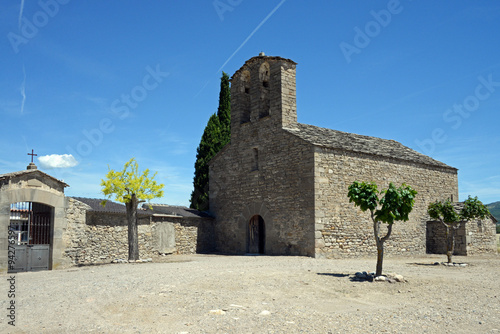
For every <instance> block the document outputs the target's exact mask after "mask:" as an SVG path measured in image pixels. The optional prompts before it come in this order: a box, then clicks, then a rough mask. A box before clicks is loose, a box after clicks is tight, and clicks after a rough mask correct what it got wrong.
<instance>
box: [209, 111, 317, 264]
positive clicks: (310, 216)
mask: <svg viewBox="0 0 500 334" xmlns="http://www.w3.org/2000/svg"><path fill="white" fill-rule="evenodd" d="M270 122H271V120H270V119H261V120H259V121H257V124H256V125H257V126H255V125H254V126H253V127H252V126H247V125H246V124H243V125H242V128H240V134H239V135H240V136H241V137H240V139H239V140H238V141H233V140H232V141H231V144H230V146H226V148H225V149H224V152H223V154H221V155H219V156H217V157H216V158H215V159H214V160H213V163H212V164H211V166H210V210H211V212H212V213H213V214H214V215H215V217H216V219H217V225H216V230H217V238H218V239H217V249H218V250H219V251H221V252H228V253H237V254H243V253H246V252H248V251H249V250H248V244H247V239H248V230H249V228H248V226H249V222H250V218H251V217H252V216H254V215H260V216H261V217H262V218H263V219H264V226H265V234H266V237H265V253H266V254H291V255H307V256H313V254H314V230H313V227H314V198H313V192H314V189H313V185H314V183H313V152H312V149H311V146H310V145H308V144H307V143H305V142H303V141H302V140H300V139H297V138H295V137H294V136H292V135H289V134H287V133H285V132H278V133H276V131H275V130H274V129H273V128H272V127H269V126H268V124H266V123H270ZM253 148H257V149H258V169H254V168H253V166H254V164H255V162H254V160H253V156H252V150H253ZM233 166H238V167H237V168H233Z"/></svg>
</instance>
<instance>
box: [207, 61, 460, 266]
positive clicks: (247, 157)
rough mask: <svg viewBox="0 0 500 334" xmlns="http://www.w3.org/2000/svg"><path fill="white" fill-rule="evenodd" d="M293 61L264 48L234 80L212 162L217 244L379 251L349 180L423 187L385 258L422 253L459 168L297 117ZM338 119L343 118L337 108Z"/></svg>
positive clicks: (246, 248) (233, 248)
mask: <svg viewBox="0 0 500 334" xmlns="http://www.w3.org/2000/svg"><path fill="white" fill-rule="evenodd" d="M295 68H296V63H295V62H293V61H292V60H290V59H285V58H281V57H269V56H265V55H264V54H261V55H259V56H257V57H253V58H251V59H249V60H248V61H246V62H245V64H244V65H243V66H242V67H241V68H240V69H239V70H237V71H236V72H235V73H234V75H233V77H232V79H231V141H230V143H229V144H228V145H226V146H225V147H224V148H223V149H222V150H221V151H220V152H219V153H218V154H217V155H216V156H215V157H214V158H213V159H212V160H211V162H210V174H209V175H210V211H211V212H212V214H213V215H214V216H215V217H216V221H217V224H216V231H217V249H218V250H219V251H222V252H228V253H236V254H243V253H247V252H252V253H254V252H256V250H258V251H259V252H261V253H265V254H273V255H285V254H291V255H307V256H313V257H326V258H335V257H349V256H359V255H363V254H372V253H375V252H376V247H375V242H374V240H373V225H372V223H371V220H370V218H369V214H368V213H363V212H361V211H360V210H359V209H358V208H356V207H355V206H354V205H353V204H352V203H349V200H348V197H347V192H348V186H349V185H350V184H351V183H352V182H353V181H368V182H375V183H376V184H377V185H378V186H379V187H380V189H384V188H386V187H387V186H388V184H389V182H393V183H394V184H396V185H397V186H399V185H400V184H401V183H403V182H405V183H407V184H409V185H411V186H412V187H413V188H415V189H416V190H417V191H418V195H417V197H416V199H415V206H414V209H413V211H412V213H411V215H410V220H409V221H408V222H404V223H403V222H398V223H397V224H396V226H395V228H394V229H393V232H392V236H391V238H390V239H389V240H388V241H387V243H386V246H385V249H386V252H387V253H388V254H424V253H425V251H426V220H425V216H426V210H427V205H428V203H430V202H431V201H435V200H445V199H449V198H452V199H453V198H454V199H457V198H458V182H457V169H456V168H453V167H450V166H448V165H446V164H444V163H442V162H439V161H436V160H434V159H432V158H430V157H428V156H426V155H423V154H421V153H418V152H416V151H414V150H412V149H410V148H408V147H406V146H403V145H402V144H400V143H398V142H396V141H394V140H386V139H380V138H375V137H369V136H362V135H357V134H352V133H345V132H341V131H335V130H331V129H325V128H320V127H316V126H312V125H307V124H301V123H298V122H297V110H296V109H297V108H296V89H295ZM339 116H340V114H339Z"/></svg>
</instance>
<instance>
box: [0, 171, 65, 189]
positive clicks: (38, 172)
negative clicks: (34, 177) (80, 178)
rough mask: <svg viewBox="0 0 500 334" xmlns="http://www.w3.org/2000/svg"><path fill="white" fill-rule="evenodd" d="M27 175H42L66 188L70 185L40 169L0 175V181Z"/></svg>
mask: <svg viewBox="0 0 500 334" xmlns="http://www.w3.org/2000/svg"><path fill="white" fill-rule="evenodd" d="M27 174H39V175H42V176H43V177H47V178H49V179H52V180H54V181H56V182H59V183H61V184H62V185H63V186H64V187H69V185H68V184H66V183H65V182H64V181H61V180H58V179H56V178H55V177H53V176H51V175H49V174H47V173H45V172H42V171H41V170H39V169H25V170H20V171H18V172H12V173H6V174H0V180H7V179H10V178H13V177H17V176H22V175H27Z"/></svg>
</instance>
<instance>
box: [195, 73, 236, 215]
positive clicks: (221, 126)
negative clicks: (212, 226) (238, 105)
mask: <svg viewBox="0 0 500 334" xmlns="http://www.w3.org/2000/svg"><path fill="white" fill-rule="evenodd" d="M230 139H231V91H230V88H229V76H228V75H227V74H226V73H224V72H222V78H221V83H220V93H219V108H218V109H217V114H213V115H212V116H210V118H209V120H208V123H207V126H206V127H205V130H204V131H203V135H202V136H201V141H200V144H199V145H198V148H197V149H196V161H195V164H194V179H193V186H194V190H193V192H192V193H191V200H190V202H191V204H190V206H191V208H193V209H197V210H201V211H206V210H208V209H209V205H208V204H209V203H208V199H209V194H208V180H209V178H208V163H209V162H210V160H211V159H212V158H213V157H214V156H215V155H216V154H217V153H218V152H219V151H220V150H221V149H222V148H223V147H224V146H225V145H226V144H227V143H229V140H230Z"/></svg>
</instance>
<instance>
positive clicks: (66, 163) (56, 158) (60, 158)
mask: <svg viewBox="0 0 500 334" xmlns="http://www.w3.org/2000/svg"><path fill="white" fill-rule="evenodd" d="M38 161H40V164H41V167H43V168H47V169H50V168H68V167H75V166H76V165H78V161H76V159H75V157H74V156H73V155H71V154H51V155H44V156H41V157H39V158H38Z"/></svg>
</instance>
